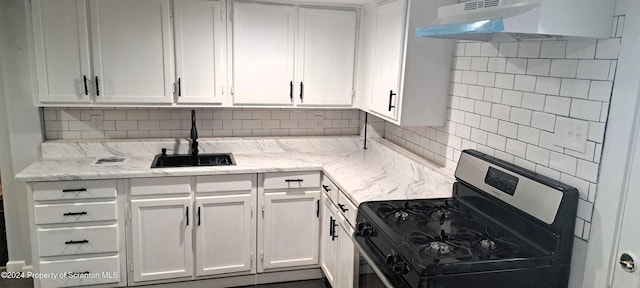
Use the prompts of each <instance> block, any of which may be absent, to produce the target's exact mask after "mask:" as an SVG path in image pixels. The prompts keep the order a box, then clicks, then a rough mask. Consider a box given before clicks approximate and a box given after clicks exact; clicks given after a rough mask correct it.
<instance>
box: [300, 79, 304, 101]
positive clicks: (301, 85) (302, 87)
mask: <svg viewBox="0 0 640 288" xmlns="http://www.w3.org/2000/svg"><path fill="white" fill-rule="evenodd" d="M303 97H304V84H302V82H300V103H302V100H303Z"/></svg>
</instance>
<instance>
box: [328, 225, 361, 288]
mask: <svg viewBox="0 0 640 288" xmlns="http://www.w3.org/2000/svg"><path fill="white" fill-rule="evenodd" d="M336 230H337V231H338V232H336V233H337V236H338V238H337V240H336V241H337V242H338V252H337V253H336V255H337V261H338V265H337V271H338V275H337V277H336V280H335V282H336V285H335V286H334V287H357V286H358V285H357V284H356V285H354V279H355V276H356V275H358V272H359V271H358V270H357V269H358V267H357V266H358V264H359V263H358V260H357V254H356V251H355V246H354V244H353V240H352V238H351V237H353V236H352V234H353V228H352V227H351V226H349V224H348V223H347V222H346V220H345V219H344V217H340V225H339V228H336ZM355 283H357V282H355Z"/></svg>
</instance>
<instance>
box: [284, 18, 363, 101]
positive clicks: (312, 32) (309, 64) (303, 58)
mask: <svg viewBox="0 0 640 288" xmlns="http://www.w3.org/2000/svg"><path fill="white" fill-rule="evenodd" d="M298 19H299V21H298V24H299V27H298V54H297V57H298V62H297V63H298V64H297V67H298V70H297V74H298V81H297V82H298V83H297V84H298V85H300V86H299V88H300V90H302V91H298V94H297V95H296V96H297V97H296V98H298V101H299V103H300V104H303V105H344V106H348V105H351V103H352V92H353V71H354V61H355V60H354V59H355V45H356V12H355V11H348V10H330V9H316V8H300V10H299V15H298ZM300 82H302V83H300Z"/></svg>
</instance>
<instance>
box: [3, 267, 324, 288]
mask: <svg viewBox="0 0 640 288" xmlns="http://www.w3.org/2000/svg"><path fill="white" fill-rule="evenodd" d="M0 271H4V269H2V268H0ZM0 287H2V288H32V287H33V282H32V280H31V279H2V278H0ZM249 287H260V288H330V287H331V286H330V285H329V283H328V282H327V281H325V280H324V279H319V280H309V281H296V282H287V283H277V284H268V285H258V286H245V287H241V288H249Z"/></svg>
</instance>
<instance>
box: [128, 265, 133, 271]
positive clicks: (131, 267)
mask: <svg viewBox="0 0 640 288" xmlns="http://www.w3.org/2000/svg"><path fill="white" fill-rule="evenodd" d="M129 270H131V273H133V263H131V264H129Z"/></svg>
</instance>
